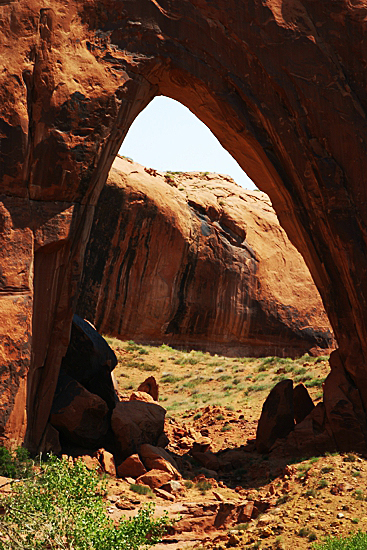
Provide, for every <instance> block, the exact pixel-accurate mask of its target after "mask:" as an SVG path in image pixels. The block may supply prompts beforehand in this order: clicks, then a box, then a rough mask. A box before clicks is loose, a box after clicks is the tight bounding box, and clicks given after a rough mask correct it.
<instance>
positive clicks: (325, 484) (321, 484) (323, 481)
mask: <svg viewBox="0 0 367 550" xmlns="http://www.w3.org/2000/svg"><path fill="white" fill-rule="evenodd" d="M328 486H329V483H328V482H327V481H326V479H324V478H322V479H320V482H319V485H318V489H325V487H328Z"/></svg>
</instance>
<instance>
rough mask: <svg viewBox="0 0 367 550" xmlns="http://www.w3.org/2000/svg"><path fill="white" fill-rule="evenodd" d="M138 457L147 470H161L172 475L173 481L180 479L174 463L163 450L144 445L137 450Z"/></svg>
mask: <svg viewBox="0 0 367 550" xmlns="http://www.w3.org/2000/svg"><path fill="white" fill-rule="evenodd" d="M139 455H140V456H141V459H142V461H143V462H144V464H145V466H146V468H147V470H153V469H154V470H162V471H164V472H168V473H170V474H172V475H173V476H174V478H175V479H181V477H182V476H181V474H180V473H179V472H178V467H177V463H176V461H175V460H174V459H173V458H172V457H171V456H170V455H169V454H168V453H167V451H165V450H164V449H162V448H159V447H154V446H153V445H149V444H144V445H141V447H140V449H139Z"/></svg>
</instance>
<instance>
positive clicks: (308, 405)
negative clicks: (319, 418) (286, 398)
mask: <svg viewBox="0 0 367 550" xmlns="http://www.w3.org/2000/svg"><path fill="white" fill-rule="evenodd" d="M314 407H315V405H314V403H313V401H312V399H311V397H310V394H309V393H308V391H307V388H306V386H304V385H303V384H298V385H297V386H296V387H295V388H294V389H293V410H294V419H295V421H296V424H299V422H302V420H304V419H305V418H306V416H307V415H308V414H310V412H311V411H312V410H313V409H314Z"/></svg>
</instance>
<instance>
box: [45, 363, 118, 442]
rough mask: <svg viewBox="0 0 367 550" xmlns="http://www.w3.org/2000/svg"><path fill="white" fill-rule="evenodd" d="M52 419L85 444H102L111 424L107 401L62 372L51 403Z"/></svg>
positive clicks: (68, 436)
mask: <svg viewBox="0 0 367 550" xmlns="http://www.w3.org/2000/svg"><path fill="white" fill-rule="evenodd" d="M50 423H51V424H52V426H54V428H56V429H57V430H58V431H59V432H60V433H62V434H63V436H64V437H65V438H66V439H67V440H68V441H70V442H71V443H75V444H77V445H80V446H83V447H91V448H93V447H100V446H101V444H102V443H103V439H104V437H105V435H106V433H107V430H108V427H109V421H108V407H107V404H106V402H105V401H104V400H103V399H102V398H101V397H99V396H98V395H95V394H93V393H91V392H89V391H88V390H86V389H85V388H84V387H83V386H82V385H81V384H79V382H77V381H76V380H73V378H71V377H70V376H68V375H67V374H65V373H63V374H61V375H60V376H59V381H58V385H57V389H56V393H55V397H54V401H53V404H52V410H51V416H50Z"/></svg>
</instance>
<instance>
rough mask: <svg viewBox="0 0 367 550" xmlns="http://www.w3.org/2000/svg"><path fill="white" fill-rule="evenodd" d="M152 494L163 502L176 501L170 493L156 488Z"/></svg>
mask: <svg viewBox="0 0 367 550" xmlns="http://www.w3.org/2000/svg"><path fill="white" fill-rule="evenodd" d="M154 492H155V494H156V495H157V496H158V497H161V498H163V499H164V500H170V501H171V502H173V501H174V500H176V497H175V496H174V495H173V494H172V493H170V492H169V491H166V490H165V489H162V488H157V487H156V488H155V489H154Z"/></svg>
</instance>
